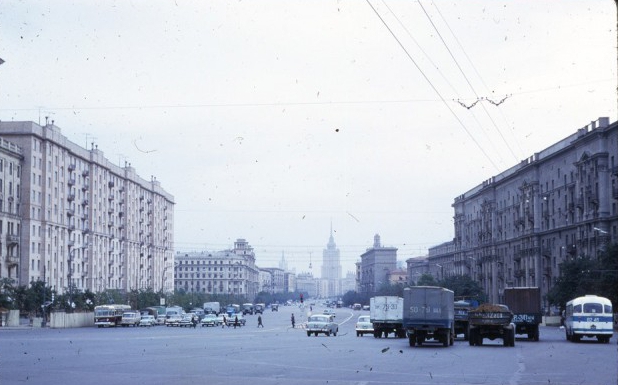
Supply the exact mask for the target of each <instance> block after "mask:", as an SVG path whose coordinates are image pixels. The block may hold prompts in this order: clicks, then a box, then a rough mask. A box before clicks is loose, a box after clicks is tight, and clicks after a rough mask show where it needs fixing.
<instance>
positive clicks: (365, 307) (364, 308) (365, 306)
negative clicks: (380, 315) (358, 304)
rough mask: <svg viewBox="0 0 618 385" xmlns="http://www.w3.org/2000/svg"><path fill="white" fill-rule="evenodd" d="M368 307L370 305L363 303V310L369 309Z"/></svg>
mask: <svg viewBox="0 0 618 385" xmlns="http://www.w3.org/2000/svg"><path fill="white" fill-rule="evenodd" d="M370 309H371V307H370V306H369V305H363V310H367V311H369V310H370Z"/></svg>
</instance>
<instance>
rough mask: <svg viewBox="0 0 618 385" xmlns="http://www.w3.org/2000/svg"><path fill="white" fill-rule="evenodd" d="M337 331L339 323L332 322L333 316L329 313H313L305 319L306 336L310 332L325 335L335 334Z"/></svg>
mask: <svg viewBox="0 0 618 385" xmlns="http://www.w3.org/2000/svg"><path fill="white" fill-rule="evenodd" d="M338 331H339V325H337V324H336V323H335V322H334V320H333V316H331V315H327V314H314V315H312V316H309V319H308V320H307V337H309V336H310V335H311V334H313V335H315V336H316V337H317V336H318V334H321V333H324V334H326V336H330V335H331V334H332V335H333V336H336V335H337V332H338Z"/></svg>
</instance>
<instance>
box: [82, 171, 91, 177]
mask: <svg viewBox="0 0 618 385" xmlns="http://www.w3.org/2000/svg"><path fill="white" fill-rule="evenodd" d="M82 175H83V176H88V175H90V170H84V171H82Z"/></svg>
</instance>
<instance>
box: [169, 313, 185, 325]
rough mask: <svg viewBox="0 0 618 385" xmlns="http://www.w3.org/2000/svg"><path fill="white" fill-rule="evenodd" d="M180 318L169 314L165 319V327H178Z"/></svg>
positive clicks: (177, 315)
mask: <svg viewBox="0 0 618 385" xmlns="http://www.w3.org/2000/svg"><path fill="white" fill-rule="evenodd" d="M181 319H182V316H181V315H180V314H170V315H168V316H167V317H165V326H178V324H179V323H180V320H181Z"/></svg>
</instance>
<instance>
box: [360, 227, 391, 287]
mask: <svg viewBox="0 0 618 385" xmlns="http://www.w3.org/2000/svg"><path fill="white" fill-rule="evenodd" d="M396 269H397V248H395V247H384V246H382V244H381V243H380V235H378V234H376V235H375V236H374V237H373V247H372V248H369V249H367V251H366V252H365V253H363V254H362V255H361V261H360V263H359V264H358V265H357V275H358V277H359V278H358V280H359V289H360V292H361V293H370V294H371V293H375V292H376V291H377V290H378V289H379V288H380V286H382V285H386V284H388V282H389V277H390V274H391V272H393V271H395V270H396Z"/></svg>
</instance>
